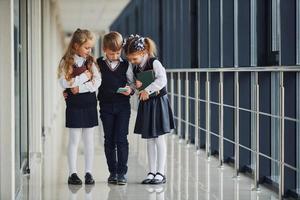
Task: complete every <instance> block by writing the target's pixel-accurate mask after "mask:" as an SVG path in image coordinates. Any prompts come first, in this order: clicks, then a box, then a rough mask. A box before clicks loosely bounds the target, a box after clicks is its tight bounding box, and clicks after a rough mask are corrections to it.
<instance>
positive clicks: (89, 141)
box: [82, 128, 94, 173]
mask: <svg viewBox="0 0 300 200" xmlns="http://www.w3.org/2000/svg"><path fill="white" fill-rule="evenodd" d="M82 137H83V143H84V160H85V173H87V172H89V173H92V170H93V161H94V128H83V129H82Z"/></svg>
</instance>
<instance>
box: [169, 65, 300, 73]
mask: <svg viewBox="0 0 300 200" xmlns="http://www.w3.org/2000/svg"><path fill="white" fill-rule="evenodd" d="M166 71H167V72H298V71H300V66H269V67H228V68H226V67H222V68H176V69H172V68H167V69H166Z"/></svg>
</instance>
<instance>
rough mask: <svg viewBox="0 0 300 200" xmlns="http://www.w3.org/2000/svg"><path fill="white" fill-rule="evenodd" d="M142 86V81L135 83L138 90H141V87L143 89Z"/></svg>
mask: <svg viewBox="0 0 300 200" xmlns="http://www.w3.org/2000/svg"><path fill="white" fill-rule="evenodd" d="M142 85H143V83H142V82H141V81H139V80H136V81H135V87H136V88H137V89H139V88H140V87H142Z"/></svg>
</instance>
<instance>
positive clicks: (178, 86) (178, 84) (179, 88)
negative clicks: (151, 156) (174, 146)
mask: <svg viewBox="0 0 300 200" xmlns="http://www.w3.org/2000/svg"><path fill="white" fill-rule="evenodd" d="M177 89H178V101H177V104H178V105H177V108H178V111H177V113H178V118H177V119H178V128H177V134H178V137H179V139H182V132H181V123H182V117H181V80H180V72H178V76H177Z"/></svg>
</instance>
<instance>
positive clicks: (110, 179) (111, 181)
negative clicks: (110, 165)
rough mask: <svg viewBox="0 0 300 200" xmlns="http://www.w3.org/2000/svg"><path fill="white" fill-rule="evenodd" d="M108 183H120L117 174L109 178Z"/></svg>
mask: <svg viewBox="0 0 300 200" xmlns="http://www.w3.org/2000/svg"><path fill="white" fill-rule="evenodd" d="M107 182H108V183H109V184H117V182H118V177H117V175H116V174H110V175H109V177H108V179H107Z"/></svg>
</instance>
